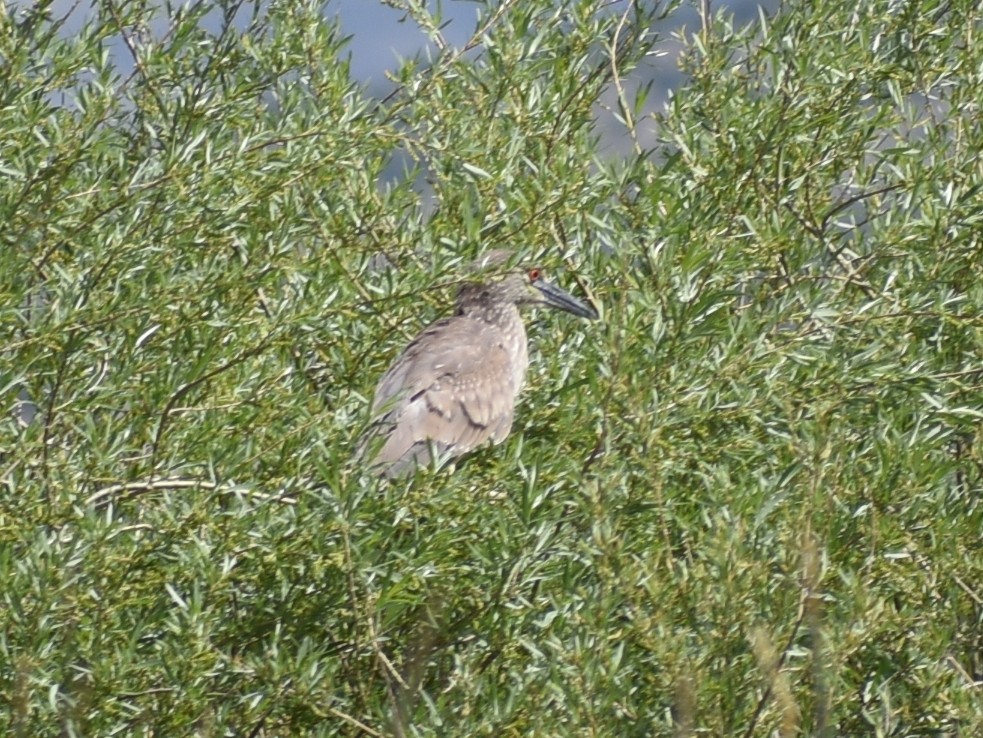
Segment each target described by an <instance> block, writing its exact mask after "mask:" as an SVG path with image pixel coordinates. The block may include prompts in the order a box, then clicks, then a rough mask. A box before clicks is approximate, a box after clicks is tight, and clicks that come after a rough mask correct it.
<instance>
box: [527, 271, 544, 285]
mask: <svg viewBox="0 0 983 738" xmlns="http://www.w3.org/2000/svg"><path fill="white" fill-rule="evenodd" d="M542 276H543V274H542V272H540V271H539V269H537V268H533V269H530V270H529V281H530V282H538V281H539V279H540V278H541V277H542Z"/></svg>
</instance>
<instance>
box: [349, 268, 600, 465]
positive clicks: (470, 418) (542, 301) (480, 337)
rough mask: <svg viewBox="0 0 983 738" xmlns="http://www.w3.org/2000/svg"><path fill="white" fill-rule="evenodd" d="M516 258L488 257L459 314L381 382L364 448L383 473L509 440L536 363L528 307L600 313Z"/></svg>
mask: <svg viewBox="0 0 983 738" xmlns="http://www.w3.org/2000/svg"><path fill="white" fill-rule="evenodd" d="M510 259H511V253H510V252H508V251H492V252H490V253H488V254H486V255H485V256H484V257H482V258H481V259H479V260H478V261H477V262H476V263H475V264H474V265H473V266H472V272H475V273H478V275H479V277H478V278H479V279H480V280H481V281H474V282H467V283H465V284H463V285H462V286H461V287H460V289H459V290H458V293H457V300H456V309H455V311H454V315H452V316H450V317H447V318H443V319H441V320H438V321H437V322H435V323H432V324H431V325H430V326H428V327H427V328H425V329H424V330H423V331H422V332H421V333H420V334H419V335H418V336H417V337H416V338H414V339H413V341H411V342H410V344H409V345H408V346H407V347H406V349H405V350H404V351H403V353H401V354H400V355H399V357H398V358H397V359H396V361H395V362H393V365H392V366H390V367H389V370H388V371H387V372H386V373H385V374H384V375H383V376H382V379H380V380H379V384H378V386H377V387H376V390H375V400H374V402H373V403H372V414H373V416H374V422H373V424H372V426H371V427H370V429H369V432H368V434H367V437H366V439H365V445H364V446H363V451H364V450H365V449H369V452H368V458H369V463H370V465H371V466H372V468H373V469H374V470H375V471H376V472H377V473H380V474H382V475H384V476H386V477H390V478H391V477H398V476H403V475H405V474H409V473H412V472H413V471H414V470H415V469H416V467H417V466H426V465H428V464H429V463H430V461H431V456H432V454H436V456H437V458H438V459H439V460H446V459H450V458H453V457H455V456H460V455H461V454H465V453H467V452H468V451H470V450H471V449H473V448H475V447H476V446H478V445H479V444H481V443H483V442H485V441H487V440H489V439H491V441H492V442H493V443H501V442H502V441H503V440H505V437H506V436H507V435H508V434H509V431H510V430H511V428H512V414H513V411H514V409H515V400H516V396H517V395H518V394H519V390H520V389H521V388H522V383H523V381H524V380H525V377H526V369H527V367H528V365H529V353H528V347H527V341H526V329H525V326H524V325H523V323H522V318H521V317H520V315H519V310H520V309H522V308H528V307H537V306H540V307H550V308H556V309H558V310H564V311H566V312H568V313H573V314H574V315H578V316H580V317H583V318H588V319H590V320H594V319H596V318H597V317H598V315H597V311H596V310H594V308H592V307H590V306H588V305H585V304H584V303H582V302H580V301H579V300H577V299H575V298H574V297H572V296H571V295H569V294H567V293H566V292H564V291H563V290H561V289H560V288H559V287H557V286H556V285H554V284H551V283H550V282H547V281H546V280H545V279H544V278H543V274H542V271H541V270H540V269H539V268H537V267H532V268H524V269H515V268H512V269H510V268H509V266H508V264H509V261H510ZM375 449H378V450H377V451H376V450H375Z"/></svg>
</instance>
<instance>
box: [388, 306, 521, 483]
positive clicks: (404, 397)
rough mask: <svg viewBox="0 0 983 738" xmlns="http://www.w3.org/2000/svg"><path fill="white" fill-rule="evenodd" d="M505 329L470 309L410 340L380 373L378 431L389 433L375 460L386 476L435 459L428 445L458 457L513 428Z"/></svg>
mask: <svg viewBox="0 0 983 738" xmlns="http://www.w3.org/2000/svg"><path fill="white" fill-rule="evenodd" d="M505 338H506V337H505V335H504V334H503V333H502V331H501V330H499V329H498V328H496V327H495V326H492V325H490V324H488V323H486V322H483V321H480V320H474V319H471V318H469V317H467V316H462V315H458V316H454V317H451V318H444V319H443V320H439V321H437V322H436V323H434V324H433V325H431V326H430V327H429V328H427V329H426V330H424V331H423V332H422V333H421V334H420V335H419V336H417V337H416V339H414V340H413V342H412V343H411V344H410V345H409V346H407V348H406V350H405V351H404V352H403V354H402V355H401V356H400V357H399V358H398V359H397V360H396V362H395V363H394V364H393V365H392V366H391V367H390V368H389V371H387V372H386V374H385V375H384V376H383V377H382V379H381V380H379V385H378V387H377V388H376V393H375V401H374V402H373V405H372V412H373V414H374V415H375V416H376V424H375V426H374V429H373V434H374V435H376V436H381V437H383V438H385V441H384V442H383V443H382V446H381V448H380V449H379V451H378V453H377V454H376V455H375V456H374V457H373V459H372V464H373V465H374V466H377V467H382V470H383V473H384V474H385V475H386V476H388V477H394V476H400V475H401V474H405V473H408V472H412V471H413V470H414V469H415V467H416V466H417V465H426V464H428V463H429V462H430V452H431V447H432V448H433V449H434V450H435V451H436V452H437V453H438V454H439V455H441V456H444V455H446V456H458V455H460V454H463V453H466V452H468V451H470V450H471V449H473V448H474V447H475V446H478V445H479V444H481V443H482V442H484V441H486V440H488V439H491V440H492V441H494V442H495V443H498V442H500V441H502V440H503V439H504V438H505V437H506V436H507V435H508V433H509V430H510V429H511V427H512V413H513V408H514V405H515V398H516V394H517V393H518V391H519V387H520V385H521V383H522V377H521V376H514V374H515V371H514V369H513V368H512V366H511V365H510V360H509V353H508V350H507V349H506V347H505Z"/></svg>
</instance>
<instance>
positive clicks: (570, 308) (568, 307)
mask: <svg viewBox="0 0 983 738" xmlns="http://www.w3.org/2000/svg"><path fill="white" fill-rule="evenodd" d="M532 284H533V287H535V288H536V289H537V290H539V293H540V294H541V295H542V296H543V303H544V304H546V305H548V306H549V307H552V308H556V309H557V310H563V311H564V312H567V313H572V314H573V315H577V316H579V317H581V318H587V319H588V320H597V319H598V318H599V317H600V316H599V315H598V314H597V311H596V310H595V309H594V308H593V307H591V306H590V305H586V304H585V303H582V302H581V301H580V300H578V299H577V298H576V297H574V296H573V295H571V294H570V293H568V292H566V291H565V290H562V289H560V288H559V287H557V286H556V285H555V284H553V283H551V282H547V281H546V280H545V279H537V280H536V281H535V282H533V283H532Z"/></svg>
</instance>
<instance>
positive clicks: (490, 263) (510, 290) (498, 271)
mask: <svg viewBox="0 0 983 738" xmlns="http://www.w3.org/2000/svg"><path fill="white" fill-rule="evenodd" d="M472 271H473V272H477V273H479V274H480V275H481V277H482V284H481V285H470V286H471V287H472V288H474V287H477V288H478V290H480V292H482V293H484V294H485V295H487V296H488V297H489V298H492V299H497V300H499V301H501V302H507V303H512V304H514V305H516V306H518V307H520V308H523V307H548V308H553V309H556V310H563V311H564V312H567V313H571V314H573V315H576V316H578V317H581V318H587V319H588V320H596V319H597V318H598V314H597V310H595V309H594V308H593V307H592V306H590V305H587V304H586V303H583V302H581V301H580V300H578V299H577V298H575V297H574V296H573V295H571V294H570V293H569V292H567V291H566V290H563V289H561V288H560V287H558V286H556V285H555V284H553V283H552V282H550V281H548V280H547V279H546V277H545V274H544V272H543V269H542V268H541V267H538V266H523V265H520V264H516V263H515V259H514V255H513V253H512V252H510V251H506V250H504V249H497V250H494V251H490V252H488V253H487V254H485V255H483V256H482V257H480V258H479V259H478V260H476V261H475V262H474V263H473V264H472ZM465 289H467V287H466V288H465Z"/></svg>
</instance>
